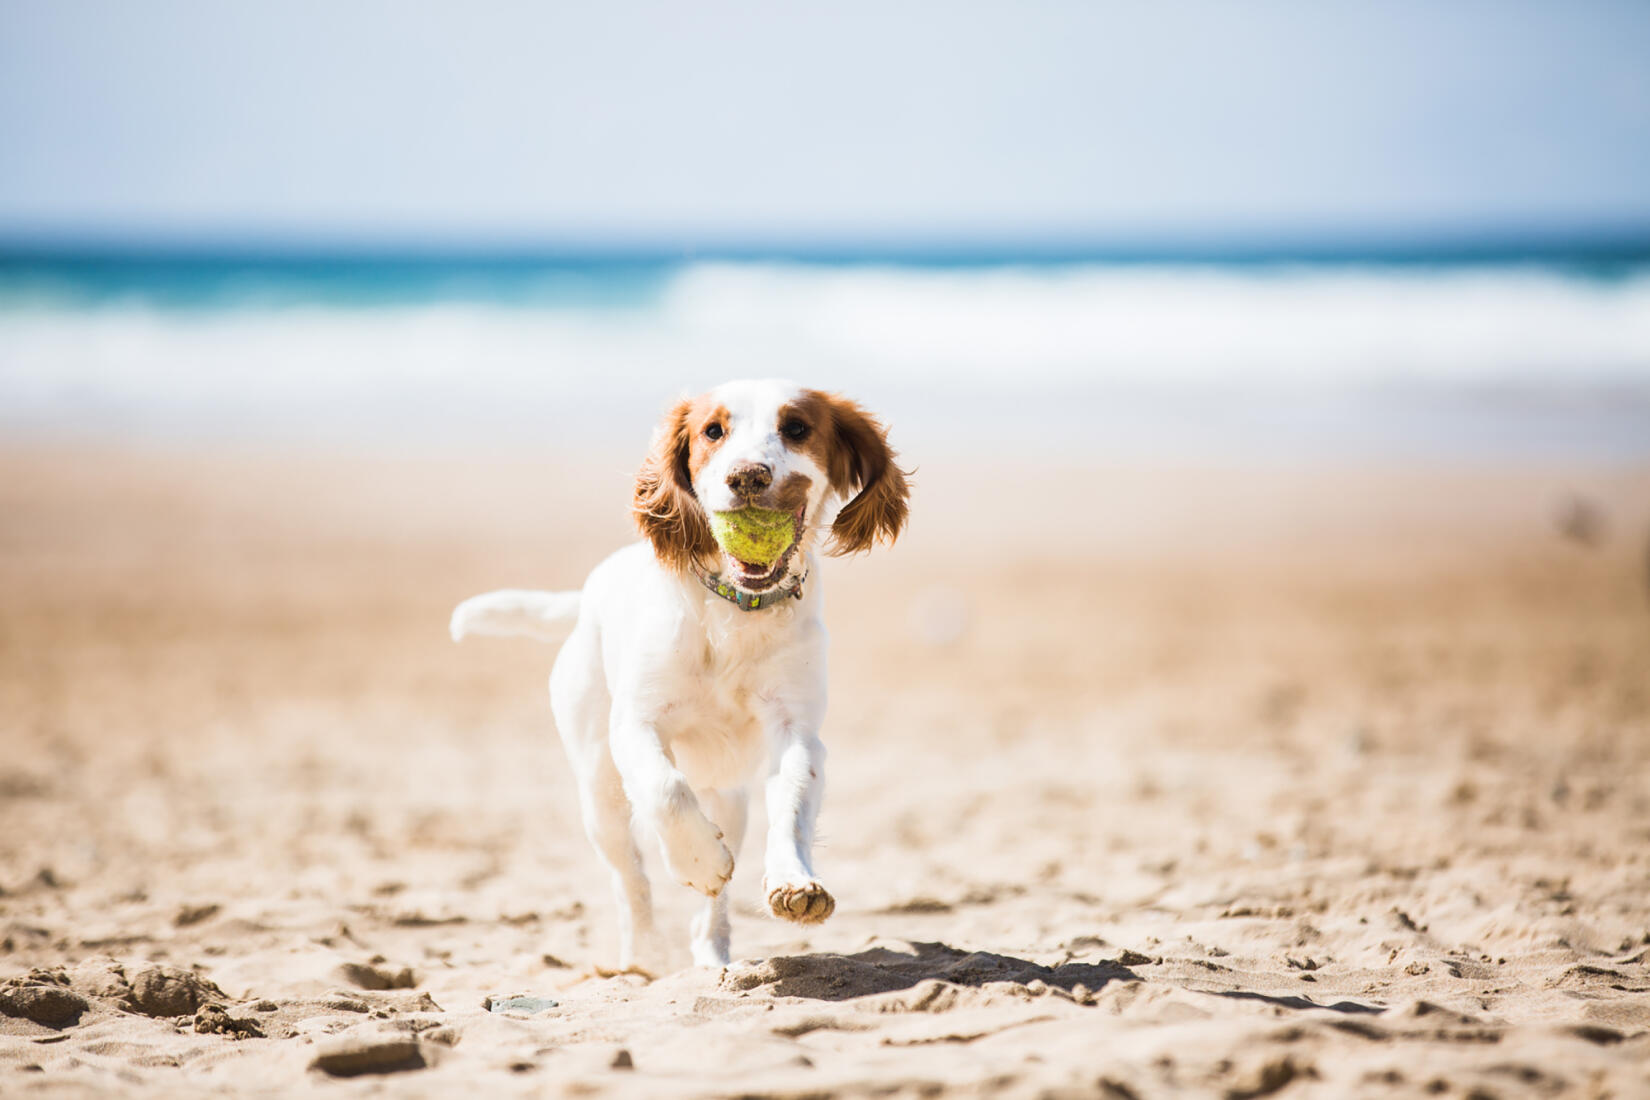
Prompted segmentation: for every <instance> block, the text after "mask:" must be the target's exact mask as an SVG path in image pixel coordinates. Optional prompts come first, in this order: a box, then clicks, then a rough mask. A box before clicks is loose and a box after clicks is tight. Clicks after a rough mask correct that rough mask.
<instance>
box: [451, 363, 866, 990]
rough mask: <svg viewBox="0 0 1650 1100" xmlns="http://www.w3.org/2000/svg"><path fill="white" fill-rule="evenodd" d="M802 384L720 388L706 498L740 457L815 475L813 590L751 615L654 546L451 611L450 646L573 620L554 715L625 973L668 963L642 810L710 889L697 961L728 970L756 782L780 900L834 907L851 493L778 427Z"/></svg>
mask: <svg viewBox="0 0 1650 1100" xmlns="http://www.w3.org/2000/svg"><path fill="white" fill-rule="evenodd" d="M796 394H797V388H796V387H795V386H793V385H791V384H789V383H782V382H771V381H765V382H735V383H729V384H728V385H725V386H722V387H720V388H719V389H717V390H716V391H714V392H713V394H712V396H713V398H714V399H715V400H716V401H717V402H718V403H720V404H722V405H724V406H725V407H726V408H727V410H728V412H729V423H728V434H727V436H726V438H725V441H724V442H723V444H722V445H721V446H720V447H719V448H718V449H717V452H716V453H715V454H714V455H713V456H712V458H711V460H710V461H708V462H706V464H705V467H704V469H702V470H701V471H700V472H699V474H698V476H697V477H696V478H695V484H694V491H695V494H696V496H697V497H698V499H699V501H700V502H701V503H702V504H703V505H704V506H706V507H709V508H711V509H725V508H730V507H734V506H736V505H737V503H738V501H737V499H736V498H733V497H732V495H731V494H730V493H729V491H728V489H727V486H726V477H727V473H728V471H729V469H730V468H731V466H732V465H733V464H734V463H736V462H739V461H760V462H764V463H766V464H768V465H770V466H771V467H772V468H773V471H774V481H775V484H778V483H779V482H780V481H781V480H782V479H784V478H785V477H786V476H787V475H789V474H792V473H797V472H800V473H803V474H805V475H806V476H808V477H809V478H810V480H811V482H812V489H811V490H810V494H809V498H808V505H807V511H806V531H805V534H804V537H803V542H802V545H801V546H800V547H799V549H798V552H797V553H796V554H795V555H793V557H792V559H791V562H790V565H789V567H788V573H789V576H796V575H800V574H801V573H803V572H806V573H807V576H808V579H807V581H806V583H805V584H804V585H803V594H802V596H801V598H800V599H785V600H783V601H782V602H780V603H778V604H777V605H775V606H772V607H768V608H762V609H759V610H756V611H749V612H746V611H741V610H740V609H739V608H738V607H736V606H734V605H733V604H732V603H729V602H728V601H726V600H723V599H721V598H719V597H717V596H716V595H714V594H713V593H711V592H709V591H708V590H706V588H705V587H704V586H703V585H702V584H701V583H700V581H699V580H698V579H697V578H696V577H694V576H691V575H686V574H682V573H678V572H676V571H673V570H671V569H668V568H666V567H665V566H663V565H661V564H660V562H659V560H658V559H657V557H656V556H655V555H654V553H653V550H652V547H651V546H650V545H649V544H647V543H645V542H644V543H637V544H634V545H631V546H627V547H625V548H624V549H622V550H619V551H618V552H616V553H614V554H613V555H612V556H610V557H609V558H607V559H606V560H605V561H603V562H602V563H601V564H600V565H598V566H597V567H596V568H595V570H594V571H593V572H592V573H591V574H590V576H589V578H588V579H587V580H586V581H585V585H584V588H583V590H582V592H579V593H526V592H515V591H512V592H499V593H490V594H488V595H485V596H477V597H475V598H473V599H470V600H466V601H465V602H464V603H463V604H461V605H459V607H458V608H457V610H455V611H454V613H453V620H452V632H453V637H454V638H455V639H457V638H461V637H463V636H464V635H465V634H469V633H483V632H484V633H507V632H521V633H529V634H533V635H535V636H539V637H551V638H554V637H557V636H558V633H557V628H558V627H559V626H563V625H565V623H566V622H569V621H573V628H572V632H571V634H570V635H569V636H568V638H567V641H566V644H565V645H563V647H562V650H561V653H560V654H559V656H558V657H557V659H556V663H555V668H554V671H552V673H551V675H550V699H551V707H552V710H553V711H554V714H555V718H556V725H557V727H558V728H559V730H560V732H561V737H562V742H563V744H564V745H565V747H566V749H567V755H568V759H569V760H570V761H571V763H572V767H573V770H574V774H575V778H576V779H577V782H578V789H579V802H580V809H581V811H582V814H583V818H584V824H585V830H586V832H587V833H588V834H589V836H590V840H591V842H592V843H593V844H594V845H595V847H596V850H597V851H598V852H599V853H600V854H601V856H602V858H603V859H604V860H605V861H606V862H607V864H608V866H609V867H610V868H611V870H612V876H613V886H614V891H615V894H616V895H617V898H618V909H619V932H620V965H621V966H622V967H631V966H638V965H644V964H653V963H655V962H656V958H657V956H656V951H655V948H656V946H657V945H656V941H655V939H654V928H653V908H652V900H651V895H650V892H649V886H648V881H647V877H646V875H645V874H644V873H643V869H642V862H641V855H640V852H639V850H638V848H637V844H636V839H635V836H634V834H633V832H632V821H633V819H634V821H636V822H638V823H640V824H641V825H642V826H643V828H644V829H645V830H646V832H648V833H650V834H651V835H652V836H653V837H654V838H656V839H657V842H658V844H659V848H660V851H661V853H662V854H663V856H664V862H665V866H666V867H667V868H668V869H669V871H670V874H671V875H672V876H673V877H674V878H675V879H676V880H677V881H678V882H681V883H683V884H685V885H687V886H690V887H692V888H693V889H695V890H697V891H699V892H700V893H702V894H704V895H706V897H707V898H708V900H707V901H706V903H705V907H704V909H703V911H702V912H701V913H700V915H699V916H698V917H697V918H696V919H695V920H694V922H693V926H692V948H693V959H694V961H695V962H696V963H700V964H706V965H713V966H720V965H725V964H726V963H727V962H728V958H729V945H728V937H729V928H728V902H727V891H726V890H725V889H724V888H725V887H726V886H727V883H728V880H729V878H730V877H731V876H732V874H733V867H734V857H735V855H736V854H737V853H738V851H739V847H740V842H741V841H742V840H743V837H744V830H745V819H746V815H747V800H748V796H749V792H750V790H751V788H752V787H753V786H755V785H756V784H758V783H760V785H761V790H762V794H763V797H764V798H765V799H766V805H767V811H768V822H769V824H768V836H767V842H766V844H765V846H764V851H763V889H764V892H765V893H766V895H767V898H768V905H769V908H770V910H772V912H773V913H774V914H775V915H776V916H779V917H782V918H784V919H788V920H794V921H799V922H803V923H813V922H817V921H821V920H824V919H825V918H826V917H828V916H829V915H830V912H831V910H832V908H833V907H834V905H835V902H834V901H833V900H832V898H831V896H830V894H829V893H828V892H827V891H826V889H825V887H824V886H823V885H821V884H820V882H819V880H818V878H817V877H816V875H815V873H814V867H813V859H812V847H813V836H814V821H815V818H816V816H817V815H818V813H819V806H820V801H821V798H822V796H823V793H824V778H825V771H824V762H825V748H824V746H823V745H822V744H821V743H820V740H819V729H820V723H821V722H822V721H823V719H824V717H825V693H826V689H825V651H826V633H825V625H824V622H823V620H822V618H821V613H822V610H823V603H822V600H821V598H820V592H819V587H820V586H819V575H818V573H817V572H815V559H814V553H813V547H814V544H815V543H816V542H817V541H818V534H819V533H820V532H821V531H822V530H826V529H828V526H829V523H830V522H831V520H832V519H833V518H834V517H835V514H836V512H837V510H838V509H839V508H840V507H841V505H842V504H843V503H844V502H843V501H841V500H837V499H836V498H835V496H834V494H832V493H831V491H830V489H829V485H828V482H827V478H826V476H825V472H824V471H822V470H819V469H818V468H817V467H816V466H815V464H814V463H813V462H812V461H811V460H810V459H808V458H807V456H806V455H805V454H803V453H801V452H798V451H792V450H789V449H787V448H786V447H785V446H784V442H783V440H782V439H781V438H780V436H779V434H778V431H777V427H776V420H777V417H778V410H779V409H780V408H781V407H782V406H783V405H784V404H785V403H786V402H788V401H790V400H791V399H793V398H794V397H795V396H796ZM788 579H789V577H787V578H785V580H788ZM783 583H784V581H782V582H781V585H780V586H776V587H775V588H774V589H773V590H772V591H778V590H779V588H780V587H782V586H783ZM574 620H576V621H574Z"/></svg>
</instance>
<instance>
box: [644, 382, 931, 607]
mask: <svg viewBox="0 0 1650 1100" xmlns="http://www.w3.org/2000/svg"><path fill="white" fill-rule="evenodd" d="M894 459H895V455H894V452H893V450H892V449H890V448H889V446H888V433H887V431H886V429H884V428H883V426H882V425H881V424H880V423H878V422H877V420H876V418H875V417H873V416H871V415H870V414H869V413H867V412H866V411H865V410H864V409H862V408H860V407H859V406H858V405H857V404H855V403H854V402H852V401H849V400H847V399H846V398H843V397H838V396H836V395H835V394H828V393H822V392H820V391H819V390H809V389H803V388H801V387H799V386H795V385H793V384H791V383H789V382H778V381H750V382H728V383H726V384H725V385H722V386H718V387H717V388H716V389H714V390H711V391H710V392H709V393H706V394H702V395H700V396H698V397H693V398H686V399H684V400H682V401H680V402H678V403H677V405H676V407H675V408H673V409H671V410H670V412H669V413H667V414H666V415H665V418H664V421H663V422H662V423H661V424H660V425H659V430H658V432H657V433H656V434H655V436H654V440H653V449H652V451H651V452H650V453H649V454H648V456H647V459H646V461H644V462H643V463H642V468H641V470H640V471H639V472H638V473H637V475H636V496H635V512H636V522H637V523H638V524H639V525H640V527H641V529H642V533H643V534H644V535H646V536H647V537H648V539H649V540H650V541H651V542H652V543H653V549H654V551H655V552H656V553H657V554H658V555H659V559H660V560H661V561H663V562H664V563H665V564H666V565H667V566H670V567H671V568H673V569H686V568H689V567H691V566H693V565H695V564H697V565H700V566H701V567H704V568H708V569H713V570H718V571H719V572H721V574H722V575H723V577H724V579H725V580H728V581H731V582H732V583H734V584H736V585H738V586H739V587H740V588H743V589H745V590H747V591H751V592H762V591H766V590H768V589H771V588H773V587H774V586H775V585H777V584H779V583H781V582H782V581H784V580H785V579H786V577H788V576H790V575H791V574H793V573H795V572H798V571H800V570H801V568H802V559H803V556H804V555H805V554H806V552H807V550H808V549H809V548H810V546H811V545H812V543H813V541H814V540H815V539H816V538H817V537H819V535H820V533H821V532H824V531H827V530H828V531H829V545H828V549H829V552H831V553H833V554H853V553H857V552H859V551H861V550H869V549H870V548H871V547H872V546H873V545H875V544H876V542H877V541H878V540H879V539H880V540H884V541H887V542H889V543H892V542H893V541H894V539H895V538H897V537H898V536H899V533H900V531H901V530H902V529H903V528H904V526H905V516H906V499H907V497H908V496H909V492H910V491H909V488H908V486H907V484H906V473H905V471H903V470H901V469H900V468H899V467H898V466H897V465H896V464H895V461H894ZM745 507H756V508H765V509H770V510H774V511H785V512H790V513H791V514H792V515H793V516H794V517H795V520H796V524H797V533H798V538H797V540H796V543H795V544H794V545H793V546H792V547H791V549H789V550H787V551H786V552H785V554H784V555H783V556H782V557H781V558H780V559H779V560H778V561H776V562H774V563H772V564H771V565H765V566H764V565H758V564H755V563H749V562H741V561H739V560H737V559H735V558H733V557H732V556H730V555H728V554H726V553H725V552H723V551H722V550H721V549H720V548H719V547H718V546H717V544H716V540H715V538H714V537H713V536H712V534H711V526H710V519H709V516H708V512H731V511H737V510H738V509H741V508H745ZM718 559H720V562H719V561H718Z"/></svg>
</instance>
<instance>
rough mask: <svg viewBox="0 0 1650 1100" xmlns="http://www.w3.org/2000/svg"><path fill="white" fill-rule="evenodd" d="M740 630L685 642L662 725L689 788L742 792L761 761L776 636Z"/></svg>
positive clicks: (745, 627) (713, 632) (747, 627)
mask: <svg viewBox="0 0 1650 1100" xmlns="http://www.w3.org/2000/svg"><path fill="white" fill-rule="evenodd" d="M741 614H743V613H741ZM713 625H714V624H713ZM738 625H739V626H740V627H742V628H743V629H736V630H733V631H728V632H723V631H718V630H715V629H711V630H709V631H707V632H706V633H705V635H704V636H703V637H700V636H697V635H695V636H694V637H693V638H692V639H691V640H689V641H688V642H687V645H686V648H687V649H688V650H689V652H687V653H685V654H683V656H684V657H685V658H686V660H684V661H683V662H682V664H681V666H680V667H679V669H678V672H679V680H678V682H677V683H676V684H675V685H673V687H674V689H675V690H674V691H673V694H672V699H671V703H670V706H669V708H668V712H667V713H668V717H667V720H666V721H665V722H663V723H661V726H662V729H661V731H660V732H661V733H663V734H664V737H665V740H666V747H667V749H668V750H669V752H670V754H671V756H672V757H673V758H674V760H675V762H676V766H677V767H678V768H679V769H681V771H682V773H683V774H684V775H685V776H686V777H687V779H688V781H689V782H690V783H692V784H693V785H694V786H695V787H727V786H736V785H740V784H743V783H744V782H745V781H747V780H748V779H749V778H750V777H751V776H752V775H753V774H754V773H755V772H756V771H757V770H758V769H759V768H760V767H761V765H762V762H763V759H764V757H765V755H766V750H767V745H766V741H765V739H764V733H763V716H764V709H765V708H768V707H771V705H772V701H773V689H774V683H775V670H774V668H773V667H772V666H773V664H774V662H775V661H777V660H780V659H781V658H780V657H779V656H777V655H776V652H775V650H776V646H777V643H778V639H777V637H775V636H774V635H777V634H779V633H781V632H779V631H775V630H773V629H771V628H770V629H767V630H763V629H750V628H751V627H757V626H758V625H759V624H757V623H748V624H747V623H740V624H738ZM773 625H774V626H775V627H777V626H780V625H781V624H779V623H777V622H776V623H774V624H773ZM760 626H763V627H766V626H768V624H767V623H762V624H760Z"/></svg>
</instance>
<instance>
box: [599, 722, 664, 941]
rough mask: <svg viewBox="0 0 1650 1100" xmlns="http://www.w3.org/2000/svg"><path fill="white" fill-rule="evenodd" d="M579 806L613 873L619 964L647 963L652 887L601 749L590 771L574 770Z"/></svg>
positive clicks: (614, 776) (618, 787)
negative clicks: (577, 773)
mask: <svg viewBox="0 0 1650 1100" xmlns="http://www.w3.org/2000/svg"><path fill="white" fill-rule="evenodd" d="M579 770H580V772H581V774H580V776H579V780H580V782H579V809H580V811H581V812H582V814H583V817H584V831H585V833H586V834H587V835H588V836H589V837H590V843H592V844H594V845H595V846H596V851H597V852H599V853H601V857H602V859H603V860H604V861H605V862H606V863H607V865H608V867H609V868H610V869H611V871H612V874H613V897H614V901H615V902H616V903H617V905H618V910H619V968H620V969H621V970H628V969H630V968H631V967H638V966H639V967H643V968H648V964H649V963H655V962H656V959H655V956H656V955H657V954H658V944H657V942H656V934H655V932H654V930H653V892H652V890H651V889H650V888H649V887H648V883H647V874H646V873H645V872H644V871H643V869H642V853H641V850H640V849H639V848H637V847H636V837H635V835H634V834H633V833H632V832H631V830H630V800H629V799H627V798H626V797H625V794H624V788H623V786H622V785H621V784H620V783H619V773H618V771H617V770H615V769H614V767H613V761H612V760H611V759H610V758H609V757H608V756H607V754H606V753H605V752H604V753H602V754H601V755H600V756H599V757H598V758H597V759H596V760H595V761H594V762H593V763H592V766H591V768H590V774H583V773H584V772H585V769H584V768H582V767H581V768H580V769H579Z"/></svg>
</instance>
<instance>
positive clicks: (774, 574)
mask: <svg viewBox="0 0 1650 1100" xmlns="http://www.w3.org/2000/svg"><path fill="white" fill-rule="evenodd" d="M805 511H806V509H805V508H798V509H797V510H796V512H795V513H794V514H793V515H792V517H791V522H793V523H794V524H796V530H795V533H794V536H793V537H792V539H791V544H790V546H788V547H786V549H785V552H784V553H783V554H781V555H779V557H777V558H775V559H774V560H773V561H771V562H769V563H768V564H766V565H763V564H761V563H760V562H751V561H740V560H739V559H738V558H736V557H734V556H733V555H732V554H729V553H728V552H727V551H725V550H724V551H723V552H722V557H723V558H725V559H726V560H727V563H728V565H729V567H730V568H729V570H728V572H729V574H730V575H729V577H728V579H729V580H731V581H733V583H735V584H737V585H738V586H739V587H740V588H743V589H744V590H745V591H747V592H763V591H766V590H767V589H769V588H772V587H773V586H774V585H776V584H778V583H779V582H780V581H781V580H783V579H784V577H785V575H786V574H787V573H789V572H790V569H791V559H792V558H794V557H795V556H796V552H797V548H798V547H799V546H801V545H802V533H803V530H804V525H803V519H804V516H803V513H804V512H805Z"/></svg>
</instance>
